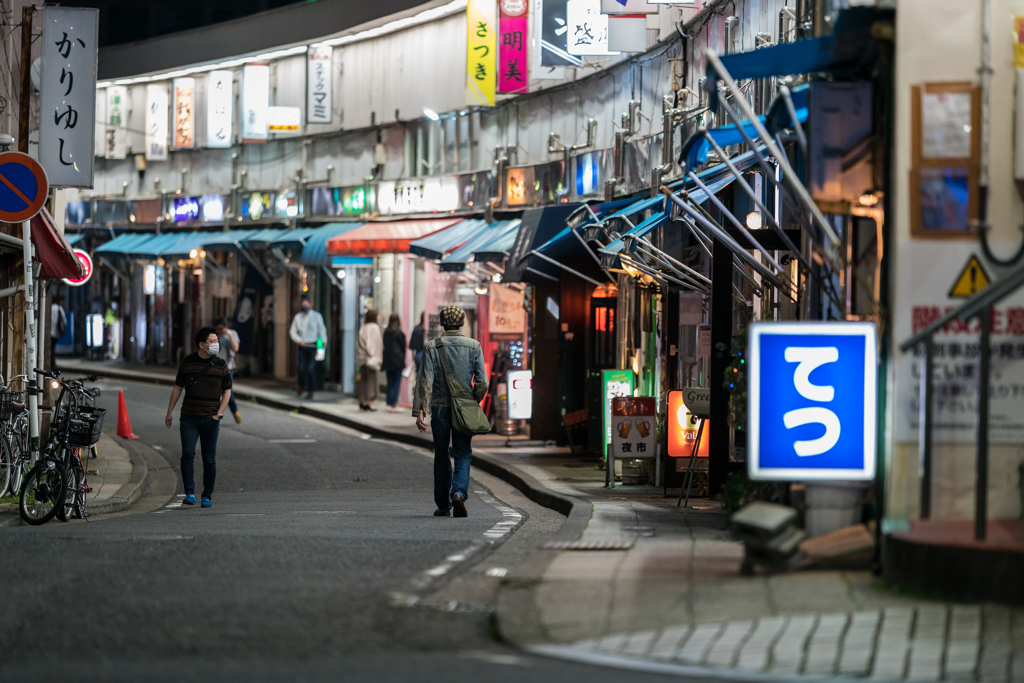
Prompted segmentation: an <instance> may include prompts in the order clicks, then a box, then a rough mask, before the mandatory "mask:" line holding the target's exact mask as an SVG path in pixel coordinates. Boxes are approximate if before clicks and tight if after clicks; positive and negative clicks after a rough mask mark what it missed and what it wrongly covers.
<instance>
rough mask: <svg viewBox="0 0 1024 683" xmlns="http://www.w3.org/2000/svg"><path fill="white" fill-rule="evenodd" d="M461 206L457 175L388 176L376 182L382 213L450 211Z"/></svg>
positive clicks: (388, 214)
mask: <svg viewBox="0 0 1024 683" xmlns="http://www.w3.org/2000/svg"><path fill="white" fill-rule="evenodd" d="M458 208H459V186H458V181H457V180H456V178H455V176H441V177H433V178H415V179H412V180H389V181H385V182H381V183H378V184H377V210H378V212H379V213H380V215H382V216H397V215H403V214H413V213H450V212H452V211H456V210H458Z"/></svg>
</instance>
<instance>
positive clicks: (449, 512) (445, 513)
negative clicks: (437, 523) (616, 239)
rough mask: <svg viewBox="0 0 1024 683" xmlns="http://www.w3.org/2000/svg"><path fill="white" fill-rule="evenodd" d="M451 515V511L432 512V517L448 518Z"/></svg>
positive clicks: (438, 510)
mask: <svg viewBox="0 0 1024 683" xmlns="http://www.w3.org/2000/svg"><path fill="white" fill-rule="evenodd" d="M451 514H452V511H451V510H442V509H440V508H438V509H437V510H434V516H435V517H450V516H451Z"/></svg>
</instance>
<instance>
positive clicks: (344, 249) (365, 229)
mask: <svg viewBox="0 0 1024 683" xmlns="http://www.w3.org/2000/svg"><path fill="white" fill-rule="evenodd" d="M462 220H463V219H462V218H429V219H424V220H418V221H390V222H384V223H367V224H366V225H363V226H361V227H358V228H356V229H355V230H351V231H349V232H346V233H342V234H341V235H338V236H337V237H332V238H331V239H329V240H327V254H328V255H329V256H339V255H343V254H394V253H404V252H407V251H409V243H410V242H412V241H414V240H418V239H420V238H421V237H426V236H427V235H431V234H433V233H435V232H437V231H438V230H444V229H445V228H447V227H448V226H450V225H455V224H456V223H458V222H460V221H462Z"/></svg>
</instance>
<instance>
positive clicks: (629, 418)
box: [609, 396, 657, 460]
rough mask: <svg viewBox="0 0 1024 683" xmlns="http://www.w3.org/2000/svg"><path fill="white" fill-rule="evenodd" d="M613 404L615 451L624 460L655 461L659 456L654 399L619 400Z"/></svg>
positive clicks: (621, 397) (626, 398)
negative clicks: (656, 456) (656, 455)
mask: <svg viewBox="0 0 1024 683" xmlns="http://www.w3.org/2000/svg"><path fill="white" fill-rule="evenodd" d="M611 404H612V425H611V426H612V447H611V451H610V452H609V455H611V457H613V458H620V459H623V460H631V459H638V460H639V459H644V458H653V457H654V454H655V452H656V449H655V444H656V443H657V442H656V440H655V434H656V431H657V430H656V429H655V424H656V419H657V402H656V401H655V400H654V398H653V397H652V396H619V397H616V398H613V399H612V401H611Z"/></svg>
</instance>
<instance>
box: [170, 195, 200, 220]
mask: <svg viewBox="0 0 1024 683" xmlns="http://www.w3.org/2000/svg"><path fill="white" fill-rule="evenodd" d="M171 218H172V219H173V220H174V222H175V223H191V222H192V221H198V220H199V197H175V198H174V207H173V211H172V212H171Z"/></svg>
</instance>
